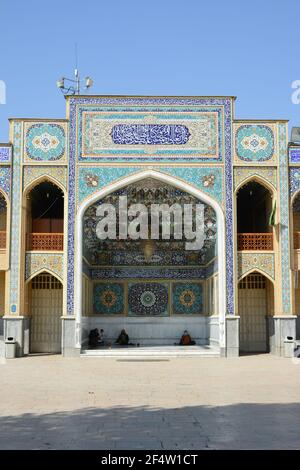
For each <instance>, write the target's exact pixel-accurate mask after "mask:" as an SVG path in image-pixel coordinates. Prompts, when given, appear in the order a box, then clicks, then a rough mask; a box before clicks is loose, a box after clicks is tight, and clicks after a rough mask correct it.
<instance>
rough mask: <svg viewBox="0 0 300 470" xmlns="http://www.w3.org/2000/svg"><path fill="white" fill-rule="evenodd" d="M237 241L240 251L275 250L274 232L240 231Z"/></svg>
mask: <svg viewBox="0 0 300 470" xmlns="http://www.w3.org/2000/svg"><path fill="white" fill-rule="evenodd" d="M299 240H300V238H299ZM237 241H238V251H272V250H273V233H238V234H237Z"/></svg>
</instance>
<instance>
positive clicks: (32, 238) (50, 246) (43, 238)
mask: <svg viewBox="0 0 300 470" xmlns="http://www.w3.org/2000/svg"><path fill="white" fill-rule="evenodd" d="M63 249H64V234H63V233H29V234H28V235H27V251H63Z"/></svg>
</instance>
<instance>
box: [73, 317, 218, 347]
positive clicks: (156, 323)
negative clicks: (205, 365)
mask: <svg viewBox="0 0 300 470" xmlns="http://www.w3.org/2000/svg"><path fill="white" fill-rule="evenodd" d="M93 328H98V329H99V330H100V329H101V328H103V329H104V332H105V338H106V341H108V342H114V341H116V338H117V337H118V335H119V333H120V331H121V329H122V328H125V329H126V331H127V332H128V335H129V337H130V340H131V341H132V342H139V343H140V344H141V345H164V344H165V345H173V344H174V343H175V342H177V343H178V342H179V340H180V338H181V335H182V333H183V331H184V330H188V331H189V332H190V334H191V336H192V338H193V340H194V341H196V343H197V344H210V341H211V340H212V342H213V343H214V344H218V343H219V340H218V331H219V319H218V317H188V316H187V315H185V316H176V317H175V316H174V317H166V318H164V317H159V318H153V317H151V318H150V317H147V318H138V317H107V316H102V317H85V319H84V321H83V324H82V328H81V331H82V345H83V347H84V346H85V345H86V344H87V335H88V332H89V330H91V329H93Z"/></svg>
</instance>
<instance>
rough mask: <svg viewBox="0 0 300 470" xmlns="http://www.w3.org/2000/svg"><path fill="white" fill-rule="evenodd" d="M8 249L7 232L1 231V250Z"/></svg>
mask: <svg viewBox="0 0 300 470" xmlns="http://www.w3.org/2000/svg"><path fill="white" fill-rule="evenodd" d="M5 249H6V232H5V231H3V230H1V231H0V250H5Z"/></svg>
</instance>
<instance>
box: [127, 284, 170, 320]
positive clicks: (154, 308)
mask: <svg viewBox="0 0 300 470" xmlns="http://www.w3.org/2000/svg"><path fill="white" fill-rule="evenodd" d="M168 300H169V294H168V284H166V283H156V282H145V283H142V282H141V283H136V284H135V283H129V285H128V315H130V316H135V315H136V316H166V315H168Z"/></svg>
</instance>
